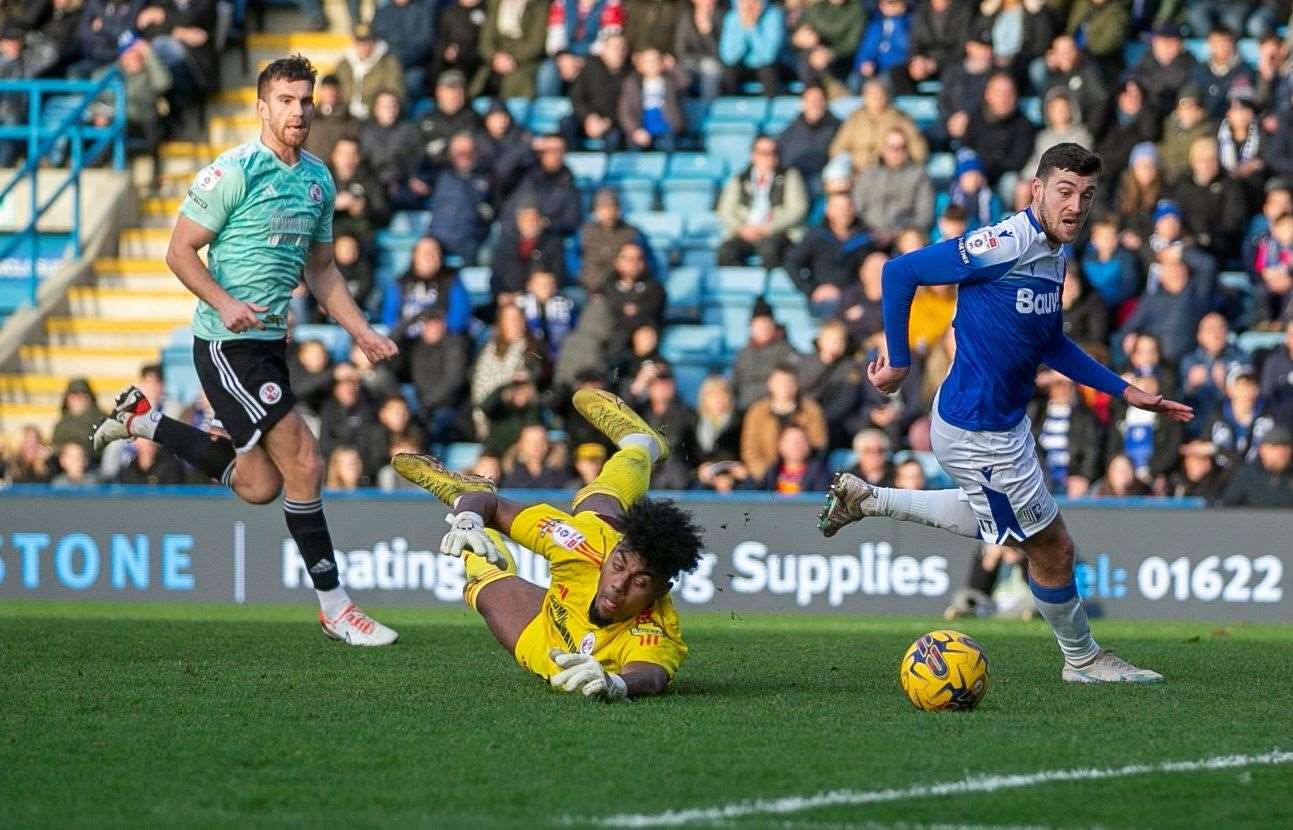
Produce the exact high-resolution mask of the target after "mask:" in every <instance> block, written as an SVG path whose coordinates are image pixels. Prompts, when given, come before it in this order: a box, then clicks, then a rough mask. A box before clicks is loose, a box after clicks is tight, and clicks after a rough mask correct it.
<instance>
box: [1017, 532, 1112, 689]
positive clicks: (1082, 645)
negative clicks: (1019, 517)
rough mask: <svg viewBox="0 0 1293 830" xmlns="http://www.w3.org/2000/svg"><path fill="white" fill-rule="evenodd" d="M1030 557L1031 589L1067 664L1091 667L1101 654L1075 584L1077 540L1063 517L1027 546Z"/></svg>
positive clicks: (1028, 541) (1030, 539)
mask: <svg viewBox="0 0 1293 830" xmlns="http://www.w3.org/2000/svg"><path fill="white" fill-rule="evenodd" d="M1023 549H1024V552H1025V554H1027V556H1028V586H1029V587H1030V588H1031V589H1032V592H1033V597H1034V598H1035V599H1036V600H1037V610H1038V612H1039V613H1040V614H1041V615H1042V618H1043V619H1045V620H1046V622H1047V623H1049V624H1050V626H1051V630H1052V631H1054V632H1055V639H1056V641H1057V642H1058V643H1059V646H1060V651H1062V652H1063V653H1064V660H1065V662H1067V663H1068V664H1069V665H1071V666H1080V665H1084V664H1086V663H1090V662H1091V661H1092V660H1094V659H1095V658H1096V656H1097V655H1098V654H1099V653H1100V646H1098V645H1097V644H1096V642H1095V639H1094V638H1093V637H1092V636H1091V623H1090V622H1089V621H1088V620H1087V615H1086V607H1085V606H1084V605H1083V604H1082V598H1081V597H1079V596H1078V595H1077V586H1076V585H1075V584H1074V581H1073V562H1074V558H1075V553H1074V546H1073V538H1072V537H1071V536H1069V531H1068V528H1067V527H1065V525H1064V519H1063V517H1061V516H1059V515H1058V514H1057V515H1056V516H1055V520H1054V521H1052V522H1051V523H1050V524H1049V525H1047V526H1046V527H1045V528H1044V529H1043V530H1042V531H1041V532H1040V533H1036V534H1034V535H1033V536H1032V537H1031V538H1029V539H1027V540H1025V541H1024V543H1023Z"/></svg>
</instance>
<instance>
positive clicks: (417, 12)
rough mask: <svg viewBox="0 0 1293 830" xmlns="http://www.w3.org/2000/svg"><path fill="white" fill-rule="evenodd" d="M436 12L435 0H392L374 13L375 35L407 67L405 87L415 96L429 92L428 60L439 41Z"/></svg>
mask: <svg viewBox="0 0 1293 830" xmlns="http://www.w3.org/2000/svg"><path fill="white" fill-rule="evenodd" d="M435 13H436V4H435V3H434V2H432V0H390V2H388V3H386V4H385V5H381V6H378V8H377V11H376V12H374V13H373V34H374V35H376V36H377V37H378V38H381V40H382V42H383V43H385V44H386V45H387V47H388V48H389V49H390V51H391V53H392V54H393V55H394V56H395V58H396V59H397V60H398V61H399V62H400V66H401V67H403V68H404V88H405V90H407V91H408V95H409V97H410V98H413V99H417V98H421V97H422V95H423V94H425V86H424V85H425V83H426V72H427V69H426V67H427V61H429V60H430V59H431V49H432V45H433V44H434V43H435Z"/></svg>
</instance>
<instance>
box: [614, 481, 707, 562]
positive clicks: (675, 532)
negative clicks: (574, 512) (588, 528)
mask: <svg viewBox="0 0 1293 830" xmlns="http://www.w3.org/2000/svg"><path fill="white" fill-rule="evenodd" d="M620 525H621V527H622V528H623V530H624V541H625V542H626V543H627V544H628V546H629V548H631V549H632V550H633V552H634V553H636V554H637V555H638V557H640V558H641V559H642V562H643V563H644V564H645V565H646V566H647V568H648V569H650V571H651V572H652V573H654V574H655V575H656V576H658V577H660V578H661V579H664V580H667V581H673V580H674V579H677V578H678V576H679V575H680V574H684V573H690V572H692V571H694V570H695V569H696V566H697V565H699V564H700V554H701V549H702V548H703V547H704V542H702V541H701V538H700V537H701V533H702V531H701V527H700V525H698V524H696V521H695V520H694V519H693V518H692V516H691V513H690V512H688V511H686V510H683V509H682V508H681V507H679V506H678V503H677V502H676V501H674V500H673V499H639V500H638V501H636V502H634V503H633V504H632V505H631V506H630V507H629V508H628V510H626V511H625V512H624V516H623V517H622V518H621V519H620Z"/></svg>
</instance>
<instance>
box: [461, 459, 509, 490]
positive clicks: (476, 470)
mask: <svg viewBox="0 0 1293 830" xmlns="http://www.w3.org/2000/svg"><path fill="white" fill-rule="evenodd" d="M467 472H469V473H471V474H472V475H474V476H480V477H481V478H487V479H489V480H490V481H492V482H494V483H495V484H497V483H498V482H499V481H501V480H502V478H503V460H502V459H501V458H499V457H498V456H497V455H490V454H489V453H481V454H480V455H479V456H477V457H476V461H475V463H473V464H472V465H471V467H470V468H469V469H468V470H467Z"/></svg>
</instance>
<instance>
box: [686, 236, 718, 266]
mask: <svg viewBox="0 0 1293 830" xmlns="http://www.w3.org/2000/svg"><path fill="white" fill-rule="evenodd" d="M688 244H689V245H690V244H691V243H690V242H689V243H688ZM678 264H679V265H683V266H686V267H688V268H699V269H700V270H702V271H708V270H709V269H710V268H713V267H714V266H716V265H717V264H718V261H717V257H716V256H715V255H714V249H713V248H712V247H710V246H704V247H700V248H683V249H682V257H681V258H680V259H679V262H678Z"/></svg>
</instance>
